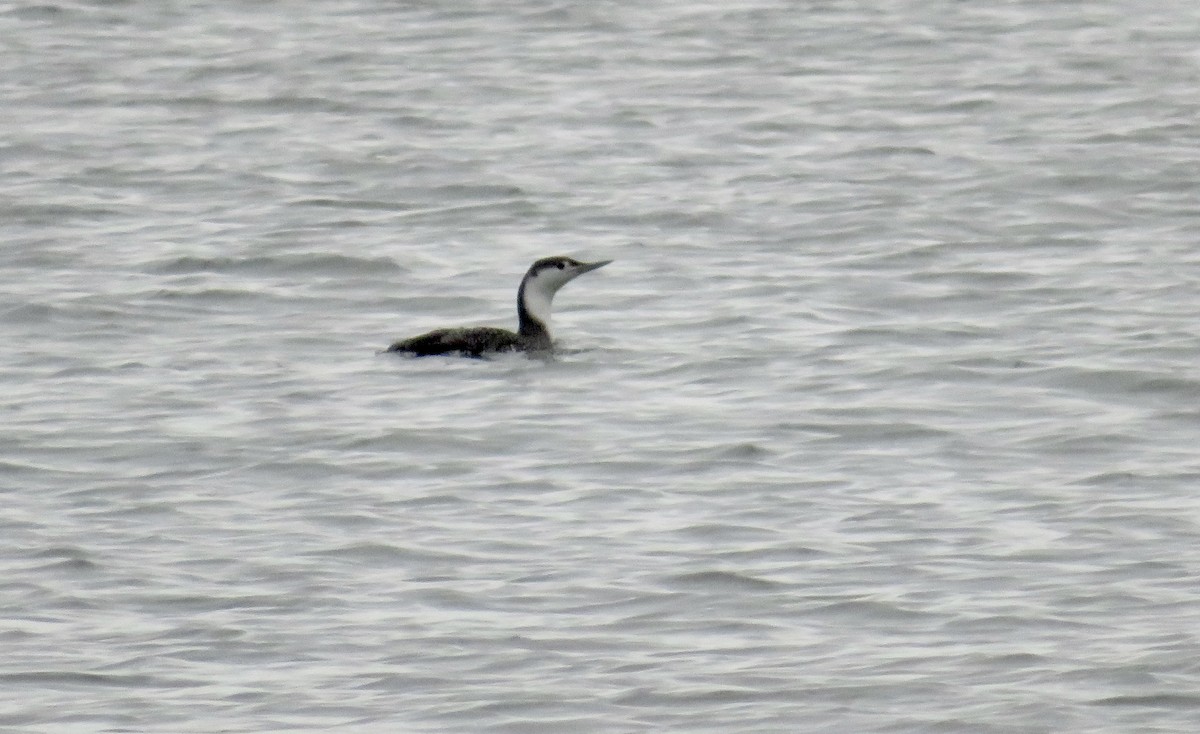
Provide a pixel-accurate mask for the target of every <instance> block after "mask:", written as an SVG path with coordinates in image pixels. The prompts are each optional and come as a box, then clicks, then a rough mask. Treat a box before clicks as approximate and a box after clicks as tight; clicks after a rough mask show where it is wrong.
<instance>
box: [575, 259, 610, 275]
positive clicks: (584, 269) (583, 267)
mask: <svg viewBox="0 0 1200 734" xmlns="http://www.w3.org/2000/svg"><path fill="white" fill-rule="evenodd" d="M610 262H612V260H601V261H600V262H594V263H580V264H579V274H580V275H583V274H584V273H588V272H591V271H593V270H595V269H597V268H602V267H604V266H605V265H608V264H609V263H610Z"/></svg>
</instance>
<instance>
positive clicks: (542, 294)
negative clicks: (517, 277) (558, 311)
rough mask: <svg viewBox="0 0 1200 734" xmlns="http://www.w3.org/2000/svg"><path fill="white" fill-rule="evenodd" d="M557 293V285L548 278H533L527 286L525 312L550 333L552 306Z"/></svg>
mask: <svg viewBox="0 0 1200 734" xmlns="http://www.w3.org/2000/svg"><path fill="white" fill-rule="evenodd" d="M557 292H558V288H557V287H556V284H551V283H550V282H549V279H547V278H533V279H532V280H531V281H530V282H528V283H526V284H525V311H526V312H527V313H528V314H529V315H530V316H532V317H533V318H535V319H537V320H538V321H539V322H541V324H542V326H544V327H546V331H550V306H551V304H552V303H553V302H554V294H555V293H557Z"/></svg>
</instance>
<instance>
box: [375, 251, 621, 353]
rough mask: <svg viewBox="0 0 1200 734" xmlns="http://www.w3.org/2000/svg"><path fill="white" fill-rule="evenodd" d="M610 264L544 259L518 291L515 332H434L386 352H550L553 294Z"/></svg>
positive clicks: (489, 329)
mask: <svg viewBox="0 0 1200 734" xmlns="http://www.w3.org/2000/svg"><path fill="white" fill-rule="evenodd" d="M610 262H612V261H611V260H603V261H601V262H595V263H582V262H579V261H578V260H573V259H571V258H569V257H562V256H556V257H545V258H542V259H541V260H538V261H537V262H535V263H534V264H533V265H531V266H530V267H529V270H528V271H527V272H526V273H525V277H524V278H522V279H521V287H520V288H519V289H517V321H518V328H517V331H516V332H512V331H508V330H507V329H498V328H495V327H493V326H474V327H465V328H451V329H435V330H433V331H430V332H427V333H425V334H421V335H420V336H414V337H412V338H411V339H404V340H402V341H398V342H396V343H395V344H392V345H391V346H390V347H388V349H387V351H389V352H399V353H403V354H411V355H413V356H417V357H426V356H430V355H435V354H459V355H463V356H467V357H482V356H485V355H488V354H496V353H501V352H548V351H550V350H551V349H552V348H553V346H554V344H553V342H552V341H551V338H550V307H551V304H552V302H553V300H554V294H555V293H557V292H558V289H559V288H561V287H563V286H564V285H566V284H567V283H569V282H570V281H572V280H574V279H575V278H576V277H577V276H580V275H583V274H584V273H586V272H589V271H591V270H595V269H596V268H599V267H603V266H604V265H607V264H608V263H610Z"/></svg>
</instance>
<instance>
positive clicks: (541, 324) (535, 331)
mask: <svg viewBox="0 0 1200 734" xmlns="http://www.w3.org/2000/svg"><path fill="white" fill-rule="evenodd" d="M527 285H528V280H524V281H521V288H520V289H519V290H518V291H517V320H518V322H519V325H518V328H517V332H518V333H519V334H520V335H521V338H522V339H525V340H526V341H528V342H529V343H530V344H531V345H532V346H533V347H534V348H537V349H549V348H550V306H551V303H552V302H553V300H554V294H553V293H546V292H544V291H543V290H541V289H539V288H533V287H527Z"/></svg>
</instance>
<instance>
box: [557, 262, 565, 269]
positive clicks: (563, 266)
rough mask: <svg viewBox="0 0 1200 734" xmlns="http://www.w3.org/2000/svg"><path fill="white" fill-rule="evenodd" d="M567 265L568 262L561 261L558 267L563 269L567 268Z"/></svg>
mask: <svg viewBox="0 0 1200 734" xmlns="http://www.w3.org/2000/svg"><path fill="white" fill-rule="evenodd" d="M566 266H567V265H566V263H559V264H558V269H559V270H562V269H563V268H565V267H566Z"/></svg>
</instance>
